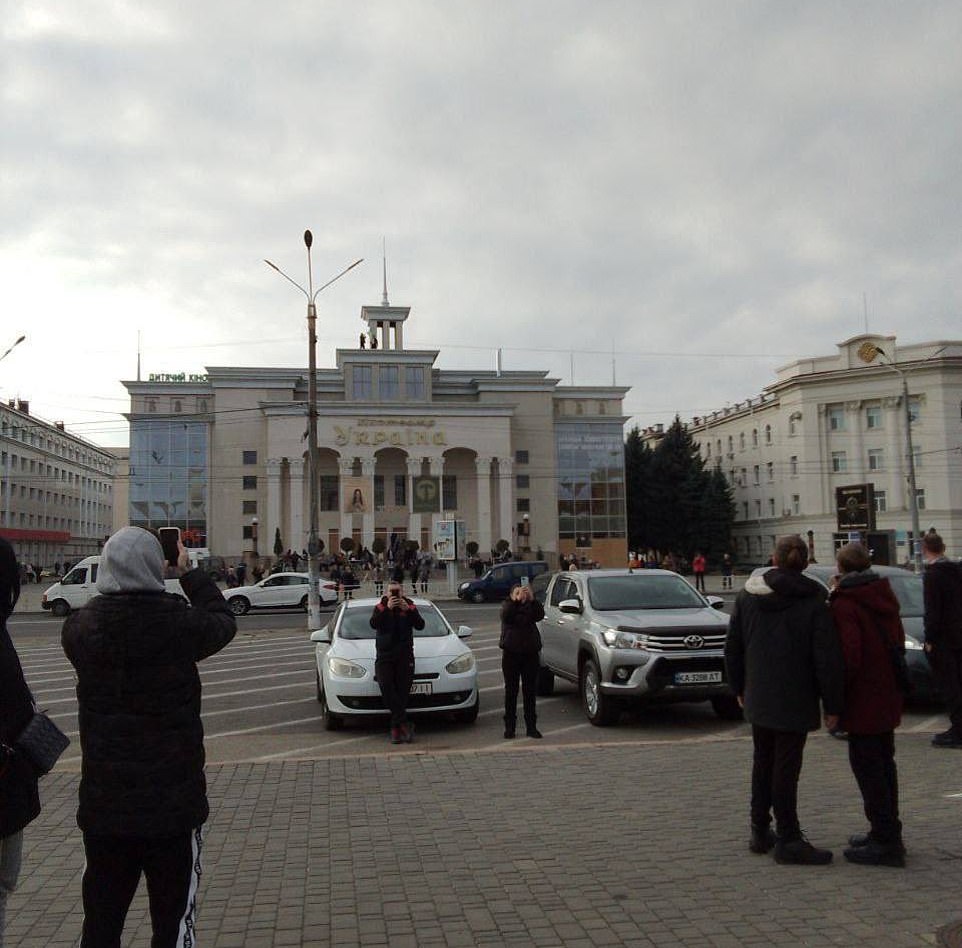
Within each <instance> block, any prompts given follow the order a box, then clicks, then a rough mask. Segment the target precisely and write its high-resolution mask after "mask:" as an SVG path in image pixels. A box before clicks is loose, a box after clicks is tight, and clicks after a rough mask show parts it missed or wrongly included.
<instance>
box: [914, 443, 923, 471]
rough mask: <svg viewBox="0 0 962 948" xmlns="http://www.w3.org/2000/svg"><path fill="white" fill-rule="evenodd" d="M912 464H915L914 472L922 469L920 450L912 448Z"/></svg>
mask: <svg viewBox="0 0 962 948" xmlns="http://www.w3.org/2000/svg"><path fill="white" fill-rule="evenodd" d="M912 462H913V463H914V464H915V470H919V468H921V467H922V449H921V448H916V447H913V448H912Z"/></svg>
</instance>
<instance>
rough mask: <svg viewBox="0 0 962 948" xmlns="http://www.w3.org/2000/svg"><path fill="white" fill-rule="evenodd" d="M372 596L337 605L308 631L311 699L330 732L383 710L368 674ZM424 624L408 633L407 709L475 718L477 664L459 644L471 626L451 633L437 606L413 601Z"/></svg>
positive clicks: (370, 666) (468, 719) (378, 691)
mask: <svg viewBox="0 0 962 948" xmlns="http://www.w3.org/2000/svg"><path fill="white" fill-rule="evenodd" d="M377 602H378V600H377V599H376V598H366V599H349V600H348V601H347V602H343V603H341V605H340V606H338V607H337V609H336V610H335V612H334V615H333V616H332V617H331V620H330V622H328V623H327V625H325V626H324V628H322V629H318V630H317V631H316V632H312V633H311V641H312V642H313V643H314V658H315V665H316V668H315V678H316V684H317V700H318V701H319V702H320V705H321V713H322V715H323V717H324V726H325V727H326V728H327V729H328V730H329V731H333V730H336V729H337V728H339V727H341V725H342V724H343V722H344V720H345V719H346V718H351V717H354V718H361V717H372V716H377V715H384V714H387V709H386V708H385V706H384V701H383V699H382V698H381V689H380V688H379V687H378V684H377V681H376V680H375V677H374V659H375V643H374V636H375V632H374V629H372V628H371V613H372V612H373V611H374V606H375V605H376V604H377ZM414 603H415V605H416V606H417V607H418V611H419V612H420V613H421V615H422V616H423V617H424V628H423V629H421V630H420V631H415V633H414V681H413V682H412V684H411V696H410V700H409V703H408V712H409V713H410V714H412V715H422V714H429V713H453V714H454V717H455V719H456V720H458V721H462V722H464V723H466V724H471V723H473V722H474V721H475V720H476V719H477V717H478V708H479V696H478V665H477V662H476V661H475V658H474V653H473V652H472V651H471V649H470V648H468V646H467V645H466V644H465V643H464V642H463V639H466V638H467V637H468V636H470V635H471V629H470V628H468V626H466V625H462V626H460V627H459V628H458V630H457V631H456V632H455V631H454V629H453V628H452V626H451V624H450V623H449V622H448V620H447V619H446V618H445V617H444V614H443V613H442V612H441V610H440V609H439V608H438V607H437V606H436V605H435V604H434V603H432V602H429V601H428V600H427V599H415V600H414Z"/></svg>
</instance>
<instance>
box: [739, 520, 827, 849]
mask: <svg viewBox="0 0 962 948" xmlns="http://www.w3.org/2000/svg"><path fill="white" fill-rule="evenodd" d="M773 562H774V567H773V568H772V569H769V570H767V571H766V572H765V573H763V574H761V575H759V576H755V577H750V578H749V580H748V582H747V583H746V584H745V588H744V589H743V590H742V591H741V592H740V593H739V594H738V597H737V598H736V600H735V608H734V611H733V612H732V617H731V622H730V625H729V628H728V637H727V639H726V642H725V664H726V667H727V670H728V681H729V684H730V685H731V688H732V691H734V693H735V695H736V696H737V698H738V703H739V704H740V705H741V706H742V707H743V708H744V710H745V720H746V721H748V722H749V723H750V724H751V726H752V741H753V743H754V759H753V764H752V781H751V840H750V842H749V844H748V848H749V849H750V850H751V851H752V852H753V853H766V852H768V851H769V850H771V849H772V848H773V847H774V849H775V861H776V862H779V863H799V864H802V865H824V864H826V863H829V862H831V860H832V853H831V852H830V851H829V850H827V849H816V848H815V847H814V846H813V845H812V844H811V843H810V842H808V840H807V839H805V837H804V836H803V835H802V830H801V827H800V826H799V822H798V779H799V776H800V774H801V770H802V756H803V752H804V750H805V741H806V738H807V737H808V732H809V731H814V730H816V729H817V728H818V726H819V699H821V702H822V705H823V707H824V709H825V724H826V727H828V728H830V729H831V728H834V727H836V726H837V724H838V716H839V714H840V713H841V711H842V694H843V690H842V658H841V651H840V648H839V643H838V637H837V635H836V634H835V629H834V627H833V626H832V617H831V614H830V613H829V609H828V603H827V602H826V599H825V589H824V587H823V586H822V585H821V584H820V583H818V582H816V581H815V580H814V579H809V578H808V577H807V576H804V575H803V574H802V570H804V569H805V567H806V565H807V564H808V547H807V546H806V545H805V541H804V540H802V538H801V537H800V536H797V535H793V536H784V537H780V538H779V540H778V542H777V543H776V545H775V552H774V555H773ZM772 810H774V812H775V824H776V829H777V834H778V835H777V836H776V835H775V833H773V832H772V829H771V820H772Z"/></svg>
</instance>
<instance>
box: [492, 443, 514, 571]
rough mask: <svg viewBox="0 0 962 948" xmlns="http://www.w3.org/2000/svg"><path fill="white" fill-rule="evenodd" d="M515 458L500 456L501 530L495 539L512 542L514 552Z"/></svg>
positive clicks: (499, 506) (499, 494) (499, 510)
mask: <svg viewBox="0 0 962 948" xmlns="http://www.w3.org/2000/svg"><path fill="white" fill-rule="evenodd" d="M513 497H514V458H498V514H499V532H498V537H497V539H496V540H495V542H497V541H498V540H501V539H504V540H507V541H508V543H510V544H511V552H512V553H514V552H515V549H514V546H515V540H514V537H513V536H512V529H511V528H512V527H513V526H514V505H513V504H512V498H513Z"/></svg>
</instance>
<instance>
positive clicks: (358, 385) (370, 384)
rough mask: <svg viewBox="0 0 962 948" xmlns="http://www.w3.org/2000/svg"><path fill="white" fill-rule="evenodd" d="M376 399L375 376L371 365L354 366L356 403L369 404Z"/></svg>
mask: <svg viewBox="0 0 962 948" xmlns="http://www.w3.org/2000/svg"><path fill="white" fill-rule="evenodd" d="M373 397H374V375H373V371H372V367H371V366H369V365H356V366H354V401H356V402H369V401H370V400H371V399H372V398H373Z"/></svg>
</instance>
